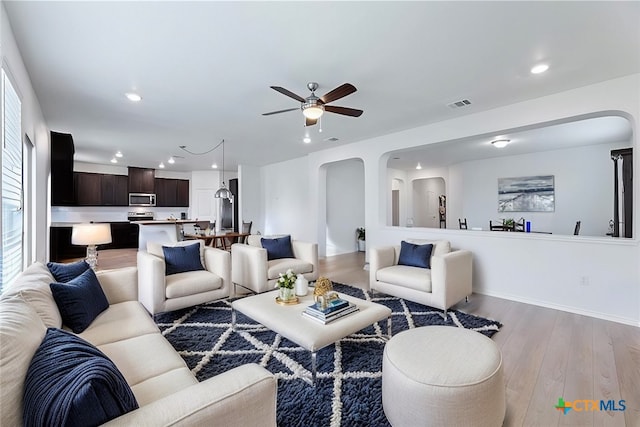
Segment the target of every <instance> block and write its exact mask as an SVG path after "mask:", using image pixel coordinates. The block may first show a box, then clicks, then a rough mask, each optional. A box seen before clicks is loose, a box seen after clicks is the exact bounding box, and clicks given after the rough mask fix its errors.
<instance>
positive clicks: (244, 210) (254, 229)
mask: <svg viewBox="0 0 640 427" xmlns="http://www.w3.org/2000/svg"><path fill="white" fill-rule="evenodd" d="M260 177H261V175H260V168H259V167H257V166H250V165H238V186H239V188H240V200H239V202H238V203H240V205H239V209H240V213H239V216H240V222H241V223H242V222H243V221H244V222H248V221H252V222H253V224H252V225H251V233H253V234H257V233H258V232H260V233H262V232H263V231H264V214H263V212H262V206H263V203H262V200H263V199H262V197H263V192H264V189H263V188H262V181H261V178H260Z"/></svg>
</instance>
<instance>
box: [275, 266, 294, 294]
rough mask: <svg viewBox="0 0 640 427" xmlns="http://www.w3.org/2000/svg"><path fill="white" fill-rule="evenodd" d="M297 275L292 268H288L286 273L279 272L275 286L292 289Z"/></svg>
mask: <svg viewBox="0 0 640 427" xmlns="http://www.w3.org/2000/svg"><path fill="white" fill-rule="evenodd" d="M297 278H298V276H297V275H296V273H294V272H293V270H291V269H288V270H287V271H286V273H280V278H279V279H278V281H277V282H276V286H275V287H276V288H287V289H293V288H294V286H295V284H296V279H297Z"/></svg>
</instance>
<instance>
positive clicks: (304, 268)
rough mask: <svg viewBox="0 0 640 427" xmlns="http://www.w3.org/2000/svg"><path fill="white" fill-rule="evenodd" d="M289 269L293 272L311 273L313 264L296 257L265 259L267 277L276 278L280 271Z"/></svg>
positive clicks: (283, 271)
mask: <svg viewBox="0 0 640 427" xmlns="http://www.w3.org/2000/svg"><path fill="white" fill-rule="evenodd" d="M288 269H291V270H292V271H293V272H294V273H295V274H304V273H311V272H312V271H313V264H311V263H310V262H306V261H303V260H300V259H296V258H280V259H274V260H271V261H267V278H268V279H269V280H272V279H277V278H279V277H280V273H282V274H284V273H286V272H287V270H288Z"/></svg>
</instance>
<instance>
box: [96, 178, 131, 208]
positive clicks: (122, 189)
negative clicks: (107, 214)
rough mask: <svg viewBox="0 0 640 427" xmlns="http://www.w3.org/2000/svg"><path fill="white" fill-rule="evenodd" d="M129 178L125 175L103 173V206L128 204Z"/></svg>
mask: <svg viewBox="0 0 640 427" xmlns="http://www.w3.org/2000/svg"><path fill="white" fill-rule="evenodd" d="M128 185H129V178H128V177H127V176H125V175H107V174H104V175H102V185H101V187H102V203H101V205H102V206H128V205H129V194H128V190H127V188H128Z"/></svg>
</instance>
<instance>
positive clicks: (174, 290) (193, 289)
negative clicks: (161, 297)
mask: <svg viewBox="0 0 640 427" xmlns="http://www.w3.org/2000/svg"><path fill="white" fill-rule="evenodd" d="M165 282H166V296H167V298H180V297H184V296H187V295H193V294H199V293H202V292H208V291H214V290H216V289H220V288H221V287H222V279H221V278H220V277H218V276H216V275H215V274H213V273H210V272H209V271H207V270H200V271H189V272H186V273H177V274H172V275H170V276H166V277H165Z"/></svg>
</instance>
